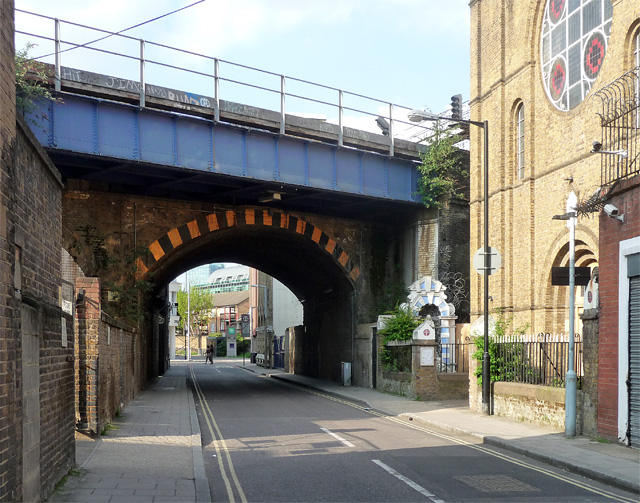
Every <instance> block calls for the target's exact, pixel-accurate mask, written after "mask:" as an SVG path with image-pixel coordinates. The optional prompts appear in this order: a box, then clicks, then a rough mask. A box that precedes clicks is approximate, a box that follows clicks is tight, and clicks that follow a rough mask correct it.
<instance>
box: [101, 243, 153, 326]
mask: <svg viewBox="0 0 640 503" xmlns="http://www.w3.org/2000/svg"><path fill="white" fill-rule="evenodd" d="M105 253H106V252H105ZM148 253H149V250H148V248H147V247H145V246H138V248H136V249H134V250H133V251H131V252H130V253H128V254H127V255H126V256H125V259H124V264H123V263H122V262H121V261H120V260H118V259H117V258H114V257H111V256H110V257H108V259H107V262H108V265H109V267H111V268H113V269H115V270H116V271H122V272H123V274H122V279H121V282H120V283H116V282H113V281H112V282H110V283H108V285H107V288H108V291H109V294H108V298H107V301H108V304H109V311H110V314H112V315H113V316H115V317H117V318H119V319H121V320H123V321H125V322H126V323H129V324H132V325H137V324H138V323H139V322H140V321H142V319H143V317H144V312H145V311H144V309H143V305H142V304H143V302H142V300H143V298H144V297H145V296H147V295H149V294H150V293H151V291H152V290H153V283H152V282H151V281H147V280H142V279H140V278H139V277H138V273H139V271H138V265H137V262H138V259H139V258H143V257H145V256H146V255H147V254H148Z"/></svg>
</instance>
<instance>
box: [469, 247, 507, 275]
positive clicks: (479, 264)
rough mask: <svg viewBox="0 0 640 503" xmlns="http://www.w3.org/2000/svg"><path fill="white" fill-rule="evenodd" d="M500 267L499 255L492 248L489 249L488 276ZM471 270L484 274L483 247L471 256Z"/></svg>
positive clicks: (500, 258)
mask: <svg viewBox="0 0 640 503" xmlns="http://www.w3.org/2000/svg"><path fill="white" fill-rule="evenodd" d="M501 265H502V257H500V253H499V252H498V250H496V249H495V248H493V247H489V272H488V274H493V273H494V272H496V271H497V270H498V269H500V266H501ZM473 268H474V269H475V270H476V272H477V273H478V274H484V273H485V268H484V246H483V247H482V248H480V249H479V250H478V251H477V252H475V254H474V255H473Z"/></svg>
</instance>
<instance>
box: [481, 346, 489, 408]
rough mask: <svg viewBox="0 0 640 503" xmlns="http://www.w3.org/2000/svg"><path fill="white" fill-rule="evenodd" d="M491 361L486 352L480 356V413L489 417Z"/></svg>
mask: <svg viewBox="0 0 640 503" xmlns="http://www.w3.org/2000/svg"><path fill="white" fill-rule="evenodd" d="M490 363H491V359H490V357H489V353H488V352H487V351H485V352H484V354H483V355H482V413H483V414H486V415H487V416H489V415H491V374H490V366H491V365H490Z"/></svg>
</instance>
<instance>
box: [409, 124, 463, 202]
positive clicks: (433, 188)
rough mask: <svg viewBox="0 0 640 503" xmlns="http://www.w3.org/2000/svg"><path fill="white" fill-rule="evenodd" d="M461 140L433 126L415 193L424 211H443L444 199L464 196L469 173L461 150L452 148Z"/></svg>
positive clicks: (440, 126)
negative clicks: (420, 200) (419, 198)
mask: <svg viewBox="0 0 640 503" xmlns="http://www.w3.org/2000/svg"><path fill="white" fill-rule="evenodd" d="M460 140H461V138H460V137H459V136H457V135H454V134H452V133H451V131H450V130H449V129H447V128H446V127H444V126H443V125H442V124H441V123H440V121H436V122H435V123H434V126H433V135H432V136H431V137H430V138H429V145H428V150H427V151H426V152H425V153H424V154H422V163H421V164H420V165H419V166H418V172H419V173H420V178H419V179H418V194H420V195H421V196H422V203H423V204H424V205H425V206H426V207H427V208H442V206H443V204H444V203H445V201H446V200H447V199H449V198H452V197H458V198H460V197H463V195H464V188H465V185H466V181H467V180H468V178H469V171H468V170H467V169H465V167H464V163H463V158H462V153H461V151H460V150H459V149H458V148H457V147H455V145H456V143H458V142H460Z"/></svg>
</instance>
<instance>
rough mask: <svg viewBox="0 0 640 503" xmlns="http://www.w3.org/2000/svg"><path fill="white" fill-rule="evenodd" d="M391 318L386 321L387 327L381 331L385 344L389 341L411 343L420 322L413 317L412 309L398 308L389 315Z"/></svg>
mask: <svg viewBox="0 0 640 503" xmlns="http://www.w3.org/2000/svg"><path fill="white" fill-rule="evenodd" d="M387 314H389V315H390V318H387V319H386V321H385V326H384V328H383V329H382V330H380V334H381V335H382V336H384V339H383V342H384V343H385V344H386V343H387V342H389V341H409V340H411V339H412V338H413V331H414V330H415V329H416V328H417V327H418V325H419V324H420V321H419V320H418V318H416V317H415V316H414V315H413V312H411V309H410V308H409V307H408V306H407V307H404V308H403V307H401V306H396V307H395V309H394V310H393V311H390V312H389V313H387Z"/></svg>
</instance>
